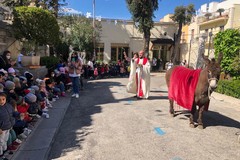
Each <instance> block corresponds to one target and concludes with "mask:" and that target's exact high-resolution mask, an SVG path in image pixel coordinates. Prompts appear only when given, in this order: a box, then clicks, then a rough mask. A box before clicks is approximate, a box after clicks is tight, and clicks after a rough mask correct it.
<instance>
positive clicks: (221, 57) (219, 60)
mask: <svg viewBox="0 0 240 160" xmlns="http://www.w3.org/2000/svg"><path fill="white" fill-rule="evenodd" d="M222 59H223V53H222V52H219V54H218V61H217V63H218V64H220V63H221V61H222Z"/></svg>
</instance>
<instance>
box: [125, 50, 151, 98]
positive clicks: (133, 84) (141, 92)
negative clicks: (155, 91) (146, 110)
mask: <svg viewBox="0 0 240 160" xmlns="http://www.w3.org/2000/svg"><path fill="white" fill-rule="evenodd" d="M138 55H139V57H138V58H133V59H132V60H131V72H130V75H129V83H128V84H127V91H128V92H129V93H135V94H136V96H137V98H139V99H142V98H145V99H147V98H148V97H149V92H150V68H151V65H150V63H149V61H148V59H147V58H146V57H145V56H144V51H140V52H139V53H138Z"/></svg>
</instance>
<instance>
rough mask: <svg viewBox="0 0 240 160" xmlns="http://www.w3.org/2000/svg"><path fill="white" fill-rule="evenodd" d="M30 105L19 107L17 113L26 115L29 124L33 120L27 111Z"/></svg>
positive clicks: (25, 118)
mask: <svg viewBox="0 0 240 160" xmlns="http://www.w3.org/2000/svg"><path fill="white" fill-rule="evenodd" d="M28 108H29V105H28V104H24V105H18V106H17V111H18V112H19V113H23V114H24V120H25V121H27V122H29V121H31V120H32V118H31V117H29V115H28V113H27V111H28Z"/></svg>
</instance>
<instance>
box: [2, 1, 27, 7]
mask: <svg viewBox="0 0 240 160" xmlns="http://www.w3.org/2000/svg"><path fill="white" fill-rule="evenodd" d="M30 2H31V0H3V2H2V4H4V5H6V6H8V7H17V6H28V5H29V4H30Z"/></svg>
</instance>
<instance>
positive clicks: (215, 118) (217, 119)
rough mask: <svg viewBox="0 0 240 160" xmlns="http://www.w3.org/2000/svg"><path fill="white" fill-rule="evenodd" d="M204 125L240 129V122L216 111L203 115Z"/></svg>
mask: <svg viewBox="0 0 240 160" xmlns="http://www.w3.org/2000/svg"><path fill="white" fill-rule="evenodd" d="M203 124H204V126H205V127H211V126H225V127H233V128H238V129H240V122H238V121H236V120H234V119H232V118H229V117H227V116H224V115H222V114H220V113H218V112H214V111H207V112H204V113H203Z"/></svg>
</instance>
